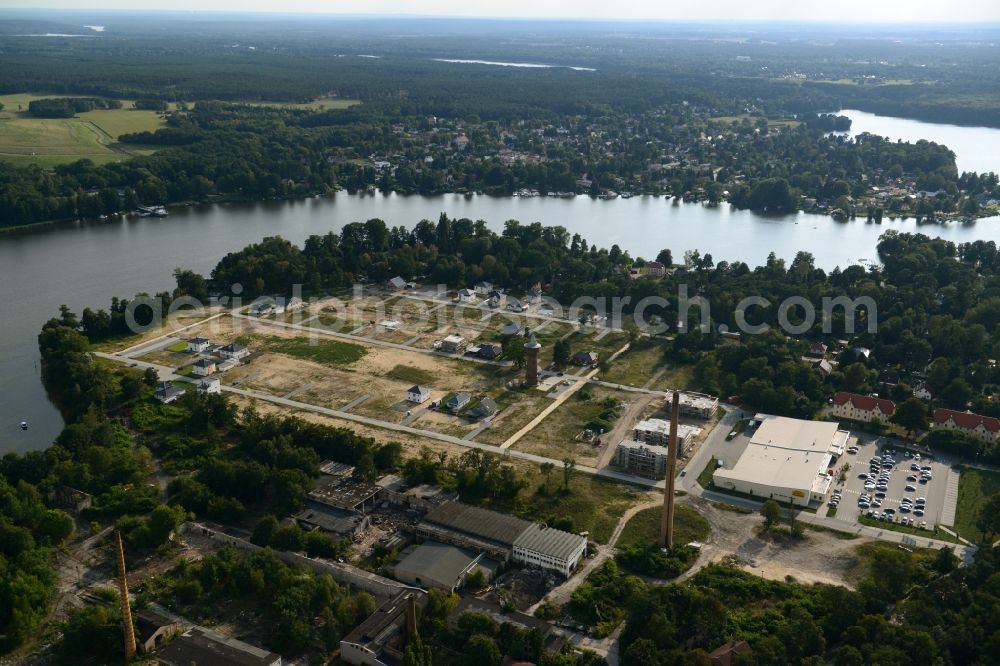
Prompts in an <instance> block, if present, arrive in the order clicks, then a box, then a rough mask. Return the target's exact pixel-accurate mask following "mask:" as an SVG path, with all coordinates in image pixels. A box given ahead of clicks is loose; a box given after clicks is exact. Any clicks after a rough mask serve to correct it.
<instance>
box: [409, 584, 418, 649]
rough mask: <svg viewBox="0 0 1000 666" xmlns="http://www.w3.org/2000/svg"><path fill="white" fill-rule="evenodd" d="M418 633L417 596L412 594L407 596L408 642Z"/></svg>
mask: <svg viewBox="0 0 1000 666" xmlns="http://www.w3.org/2000/svg"><path fill="white" fill-rule="evenodd" d="M416 635H417V597H416V595H414V594H410V595H409V596H407V597H406V642H407V643H409V642H410V641H412V640H413V637H414V636H416Z"/></svg>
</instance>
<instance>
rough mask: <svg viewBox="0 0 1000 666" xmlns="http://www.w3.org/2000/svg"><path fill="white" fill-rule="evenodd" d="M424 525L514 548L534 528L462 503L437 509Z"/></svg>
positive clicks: (500, 514) (428, 516)
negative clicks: (519, 539)
mask: <svg viewBox="0 0 1000 666" xmlns="http://www.w3.org/2000/svg"><path fill="white" fill-rule="evenodd" d="M424 522H425V523H430V524H433V525H439V526H441V527H446V528H448V529H452V530H456V531H458V532H464V533H466V534H469V535H472V536H475V537H480V538H483V539H489V540H490V541H495V542H497V543H501V544H504V545H506V546H513V545H514V541H516V540H517V538H518V537H519V536H521V534H522V533H523V532H524V531H525V530H526V529H528V528H529V527H531V523H530V522H528V521H527V520H524V519H523V518H517V517H515V516H508V515H506V514H503V513H497V512H496V511H490V510H488V509H480V508H479V507H477V506H469V505H468V504H462V503H461V502H448V503H447V504H442V505H441V506H437V507H434V508H433V509H431V510H430V511H428V512H427V515H426V516H424Z"/></svg>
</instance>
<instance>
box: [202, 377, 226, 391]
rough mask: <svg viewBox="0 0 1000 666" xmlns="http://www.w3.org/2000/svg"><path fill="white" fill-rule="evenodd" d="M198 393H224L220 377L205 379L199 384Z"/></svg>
mask: <svg viewBox="0 0 1000 666" xmlns="http://www.w3.org/2000/svg"><path fill="white" fill-rule="evenodd" d="M198 393H204V394H208V393H222V381H221V380H220V379H219V378H218V377H205V378H204V379H203V380H201V381H200V382H198Z"/></svg>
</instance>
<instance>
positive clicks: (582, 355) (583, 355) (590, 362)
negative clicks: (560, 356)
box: [573, 351, 597, 367]
mask: <svg viewBox="0 0 1000 666" xmlns="http://www.w3.org/2000/svg"><path fill="white" fill-rule="evenodd" d="M573 363H575V364H576V365H585V366H588V367H593V366H595V365H597V352H592V351H586V352H585V351H578V352H577V353H575V354H573Z"/></svg>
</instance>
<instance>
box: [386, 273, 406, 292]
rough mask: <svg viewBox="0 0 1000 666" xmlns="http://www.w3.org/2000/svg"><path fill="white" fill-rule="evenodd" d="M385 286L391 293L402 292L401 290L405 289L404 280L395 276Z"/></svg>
mask: <svg viewBox="0 0 1000 666" xmlns="http://www.w3.org/2000/svg"><path fill="white" fill-rule="evenodd" d="M386 286H388V287H389V289H392V290H393V291H402V290H403V289H406V280H404V279H403V278H401V277H400V276H398V275H397V276H396V277H394V278H392V279H391V280H389V282H388V284H387V285H386Z"/></svg>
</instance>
